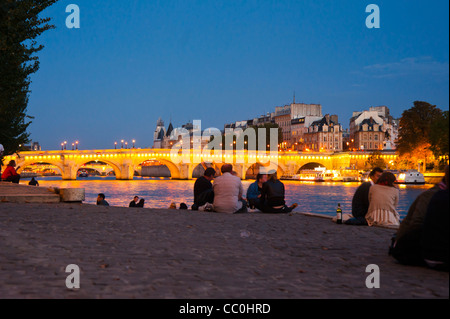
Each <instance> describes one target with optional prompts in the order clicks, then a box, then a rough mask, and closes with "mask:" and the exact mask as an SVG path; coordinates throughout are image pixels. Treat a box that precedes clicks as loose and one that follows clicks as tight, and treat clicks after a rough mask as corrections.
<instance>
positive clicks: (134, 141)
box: [133, 140, 136, 148]
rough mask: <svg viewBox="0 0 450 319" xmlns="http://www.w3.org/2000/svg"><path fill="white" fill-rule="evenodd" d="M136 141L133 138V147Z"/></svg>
mask: <svg viewBox="0 0 450 319" xmlns="http://www.w3.org/2000/svg"><path fill="white" fill-rule="evenodd" d="M135 143H136V140H133V148H134V144H135Z"/></svg>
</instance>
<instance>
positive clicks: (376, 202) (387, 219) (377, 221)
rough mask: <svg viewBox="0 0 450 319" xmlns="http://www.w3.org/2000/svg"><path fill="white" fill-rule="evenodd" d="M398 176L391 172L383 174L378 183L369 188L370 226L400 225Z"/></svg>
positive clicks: (367, 217)
mask: <svg viewBox="0 0 450 319" xmlns="http://www.w3.org/2000/svg"><path fill="white" fill-rule="evenodd" d="M395 181H396V177H395V175H394V174H392V173H391V172H384V173H383V174H381V176H380V178H379V179H378V181H377V183H376V184H375V185H373V186H371V187H370V190H369V210H368V212H367V215H366V221H367V224H368V225H369V226H389V225H400V221H399V220H400V216H399V214H398V212H397V206H398V200H399V191H398V188H397V187H396V186H395V184H394V183H395Z"/></svg>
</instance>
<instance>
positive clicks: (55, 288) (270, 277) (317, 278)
mask: <svg viewBox="0 0 450 319" xmlns="http://www.w3.org/2000/svg"><path fill="white" fill-rule="evenodd" d="M393 233H394V231H393V230H390V229H384V228H369V227H357V226H346V225H337V224H335V223H333V222H331V221H330V220H329V219H324V218H317V217H309V216H304V215H302V214H292V215H263V214H243V215H226V214H217V213H203V212H191V211H179V210H151V209H139V208H136V209H130V208H118V207H97V206H91V205H81V204H39V205H38V204H10V203H0V247H1V249H0V282H1V285H0V298H158V299H159V298H176V299H184V298H189V299H197V298H207V299H209V298H225V299H229V298H230V299H236V298H251V299H253V298H255V299H262V298H264V299H297V298H448V297H449V277H448V273H442V272H436V271H433V270H429V269H426V268H420V267H406V266H402V265H399V264H396V263H395V261H394V260H393V259H392V258H391V257H389V256H388V255H387V248H388V246H389V243H390V238H391V235H392V234H393ZM69 264H76V265H78V266H79V267H80V269H81V275H80V281H81V288H80V289H78V290H69V289H67V288H66V285H65V281H66V277H67V276H68V275H69V274H68V273H66V272H65V269H66V266H67V265H69ZM369 264H376V265H378V266H379V268H380V275H381V276H380V278H381V287H380V288H379V289H368V288H367V287H366V277H367V276H368V275H369V273H366V266H367V265H369Z"/></svg>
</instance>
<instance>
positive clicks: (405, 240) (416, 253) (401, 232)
mask: <svg viewBox="0 0 450 319" xmlns="http://www.w3.org/2000/svg"><path fill="white" fill-rule="evenodd" d="M439 190H440V187H439V185H438V184H436V185H434V186H433V187H432V188H430V189H429V190H427V191H425V192H423V193H421V194H420V195H419V196H417V198H416V199H415V200H414V202H413V203H412V204H411V206H410V207H409V210H408V215H407V216H406V217H405V218H404V219H403V221H402V222H401V224H400V227H399V229H398V231H397V234H396V235H395V240H394V245H393V246H392V247H391V249H390V254H391V255H392V256H393V257H394V258H395V259H396V260H397V261H399V262H400V263H401V264H404V265H423V264H424V260H423V258H422V254H421V251H420V241H421V238H422V229H423V224H424V221H425V216H426V213H427V208H428V204H429V203H430V200H431V198H432V197H433V195H434V194H436V193H437V192H438V191H439Z"/></svg>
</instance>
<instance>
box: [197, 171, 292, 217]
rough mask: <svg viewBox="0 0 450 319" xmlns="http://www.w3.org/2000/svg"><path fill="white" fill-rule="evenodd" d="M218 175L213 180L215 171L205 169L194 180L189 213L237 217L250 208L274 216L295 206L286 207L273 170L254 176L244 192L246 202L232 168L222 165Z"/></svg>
mask: <svg viewBox="0 0 450 319" xmlns="http://www.w3.org/2000/svg"><path fill="white" fill-rule="evenodd" d="M221 172H222V175H221V176H218V177H216V176H215V175H216V171H215V169H213V168H207V169H206V170H205V173H204V175H203V176H202V177H200V178H198V179H197V180H196V181H195V184H194V205H192V210H204V211H215V212H218V213H230V214H239V213H246V212H247V211H248V208H250V209H258V210H260V211H261V212H263V213H271V214H277V213H290V212H291V211H292V210H293V209H294V208H295V207H297V206H298V205H297V204H293V205H291V206H287V205H286V202H285V188H284V184H283V183H282V182H281V181H280V180H279V179H278V177H277V172H276V171H275V172H273V173H271V174H269V175H265V174H258V176H257V180H256V182H254V183H253V184H251V185H250V187H249V188H248V190H247V196H246V197H247V199H245V198H244V187H243V185H242V181H241V179H240V178H239V177H238V176H236V174H233V166H232V165H231V164H224V165H223V166H222V168H221ZM213 180H214V183H212V181H213Z"/></svg>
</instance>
